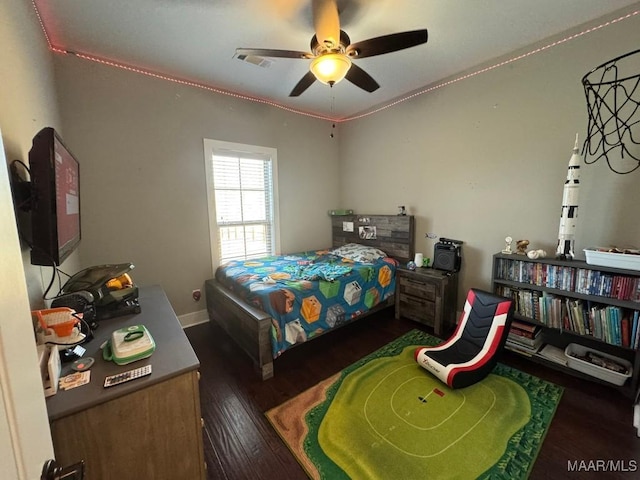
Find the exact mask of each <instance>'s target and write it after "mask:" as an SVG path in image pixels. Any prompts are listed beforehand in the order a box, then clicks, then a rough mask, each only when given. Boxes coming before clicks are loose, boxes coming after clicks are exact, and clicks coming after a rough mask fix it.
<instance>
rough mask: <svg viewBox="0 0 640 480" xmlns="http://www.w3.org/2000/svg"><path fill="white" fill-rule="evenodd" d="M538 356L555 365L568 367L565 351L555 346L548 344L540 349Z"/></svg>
mask: <svg viewBox="0 0 640 480" xmlns="http://www.w3.org/2000/svg"><path fill="white" fill-rule="evenodd" d="M538 355H539V356H541V357H543V358H545V359H547V360H549V361H551V362H554V363H558V364H560V365H564V366H565V367H566V366H567V356H566V355H565V353H564V350H562V349H561V348H558V347H556V346H555V345H551V344H546V345H545V346H544V347H542V348H541V349H540V351H539V352H538Z"/></svg>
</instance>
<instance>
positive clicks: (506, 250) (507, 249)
mask: <svg viewBox="0 0 640 480" xmlns="http://www.w3.org/2000/svg"><path fill="white" fill-rule="evenodd" d="M504 242H505V243H504V249H503V250H502V253H504V254H505V255H511V254H512V253H513V250H511V245H512V244H513V238H511V237H506V238H505V239H504Z"/></svg>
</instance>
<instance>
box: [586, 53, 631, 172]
mask: <svg viewBox="0 0 640 480" xmlns="http://www.w3.org/2000/svg"><path fill="white" fill-rule="evenodd" d="M630 72H636V73H630ZM582 85H583V86H584V93H585V96H586V99H587V110H588V114H589V123H588V125H587V138H586V140H585V142H584V145H583V147H582V155H583V157H584V162H585V163H586V164H592V163H595V162H597V161H598V160H600V159H601V158H604V159H605V160H606V161H607V165H608V166H609V168H610V169H611V170H612V171H613V172H615V173H618V174H626V173H631V172H633V171H634V170H637V169H638V168H640V126H639V124H640V88H639V85H640V50H635V51H633V52H629V53H627V54H624V55H621V56H619V57H616V58H614V59H612V60H609V61H608V62H605V63H603V64H602V65H599V66H598V67H596V68H594V69H593V70H591V71H590V72H589V73H587V74H586V75H585V76H584V77H582ZM634 134H635V136H634ZM588 157H590V158H588Z"/></svg>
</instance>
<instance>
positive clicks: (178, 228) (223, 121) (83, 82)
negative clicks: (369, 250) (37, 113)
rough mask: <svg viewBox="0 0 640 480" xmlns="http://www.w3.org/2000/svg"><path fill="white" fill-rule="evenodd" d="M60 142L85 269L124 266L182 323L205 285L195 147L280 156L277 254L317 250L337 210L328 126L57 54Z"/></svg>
mask: <svg viewBox="0 0 640 480" xmlns="http://www.w3.org/2000/svg"><path fill="white" fill-rule="evenodd" d="M55 65H56V81H57V85H58V98H59V102H60V109H61V114H62V123H63V125H64V126H65V137H64V138H65V141H66V142H67V143H68V145H69V146H70V148H71V149H72V150H73V152H74V154H75V155H76V156H77V157H78V159H79V160H80V162H81V191H82V195H81V196H82V232H83V240H82V244H81V246H80V251H81V252H82V258H83V261H84V263H85V265H97V264H102V263H120V262H132V263H133V264H134V265H135V267H136V268H135V270H134V271H133V272H132V277H133V279H134V281H135V282H136V283H138V284H140V285H148V284H161V285H162V287H163V288H164V289H165V291H166V292H167V295H168V297H169V300H170V301H171V304H172V305H173V308H174V310H175V311H176V313H177V314H178V315H183V314H187V313H190V312H195V311H199V310H204V308H205V306H204V304H203V303H202V302H200V303H195V302H194V301H193V300H192V298H191V291H192V290H193V289H196V288H202V287H203V283H204V281H205V280H206V279H208V278H211V277H212V276H213V271H212V267H211V253H210V252H211V250H210V246H209V224H208V213H207V196H206V189H205V188H206V184H205V177H204V175H205V169H204V153H203V148H204V147H203V139H204V138H210V139H215V140H224V141H228V142H238V143H247V144H252V145H261V146H266V147H272V148H275V149H277V151H278V183H279V198H280V223H281V228H280V234H281V242H280V245H281V249H282V251H284V252H291V251H298V250H304V249H308V248H309V249H310V248H323V247H326V246H327V245H329V243H330V240H331V228H330V222H329V217H328V216H327V210H329V209H331V208H336V207H338V206H339V205H340V204H339V201H338V196H339V191H338V188H339V185H338V138H334V139H331V138H330V137H329V133H330V132H331V123H330V122H326V121H319V120H315V119H312V118H307V117H304V116H300V115H294V114H291V113H288V112H285V111H283V110H280V109H276V108H273V107H269V106H266V105H262V104H258V103H253V102H249V101H242V100H238V99H235V98H233V97H230V96H225V95H220V94H214V93H211V92H209V91H205V90H200V89H197V88H193V87H186V86H183V85H178V84H175V83H171V82H167V81H163V80H158V79H154V78H150V77H146V76H143V75H140V74H135V73H131V72H127V71H124V70H119V69H115V68H111V67H106V66H102V65H99V64H95V63H91V62H87V61H84V60H81V59H78V58H75V57H65V56H56V58H55Z"/></svg>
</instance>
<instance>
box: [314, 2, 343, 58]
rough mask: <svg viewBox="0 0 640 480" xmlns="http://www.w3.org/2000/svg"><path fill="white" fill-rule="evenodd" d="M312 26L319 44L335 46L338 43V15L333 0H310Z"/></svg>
mask: <svg viewBox="0 0 640 480" xmlns="http://www.w3.org/2000/svg"><path fill="white" fill-rule="evenodd" d="M311 8H312V12H313V28H314V29H315V31H316V37H317V39H318V43H319V44H320V45H324V46H326V47H327V48H329V49H331V48H335V47H338V46H339V45H340V17H339V15H338V5H337V4H336V1H335V0H312V2H311Z"/></svg>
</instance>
